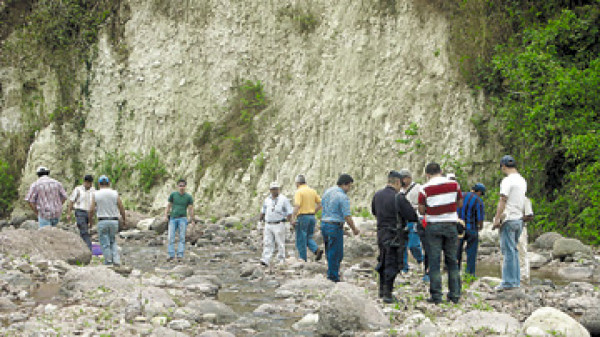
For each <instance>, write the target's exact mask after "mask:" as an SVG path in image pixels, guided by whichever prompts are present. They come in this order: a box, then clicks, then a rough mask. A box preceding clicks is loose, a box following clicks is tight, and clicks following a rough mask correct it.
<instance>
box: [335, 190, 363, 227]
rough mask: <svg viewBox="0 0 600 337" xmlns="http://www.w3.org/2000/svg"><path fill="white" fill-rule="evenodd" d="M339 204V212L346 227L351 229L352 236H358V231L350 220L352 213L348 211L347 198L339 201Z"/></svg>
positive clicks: (348, 203) (348, 202) (348, 200)
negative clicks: (346, 224)
mask: <svg viewBox="0 0 600 337" xmlns="http://www.w3.org/2000/svg"><path fill="white" fill-rule="evenodd" d="M340 202H341V211H342V214H343V215H344V219H345V220H346V222H347V223H348V226H350V228H352V232H353V233H354V235H358V234H360V230H359V229H358V228H356V226H355V225H354V220H352V212H351V211H350V199H348V197H345V198H344V199H342V200H340Z"/></svg>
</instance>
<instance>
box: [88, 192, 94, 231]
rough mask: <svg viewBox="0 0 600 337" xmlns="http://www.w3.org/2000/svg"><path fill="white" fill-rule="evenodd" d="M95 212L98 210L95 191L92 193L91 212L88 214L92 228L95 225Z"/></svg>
mask: <svg viewBox="0 0 600 337" xmlns="http://www.w3.org/2000/svg"><path fill="white" fill-rule="evenodd" d="M95 212H96V198H94V193H92V199H91V202H90V213H89V215H88V219H89V220H88V222H89V226H90V229H91V228H92V226H93V225H94V215H95Z"/></svg>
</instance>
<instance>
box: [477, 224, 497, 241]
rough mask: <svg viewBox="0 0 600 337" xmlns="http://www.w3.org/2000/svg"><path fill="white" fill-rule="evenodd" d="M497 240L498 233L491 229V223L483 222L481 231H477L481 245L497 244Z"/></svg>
mask: <svg viewBox="0 0 600 337" xmlns="http://www.w3.org/2000/svg"><path fill="white" fill-rule="evenodd" d="M499 240H500V239H499V231H498V230H494V229H492V223H491V222H489V221H486V222H484V223H483V228H482V229H481V231H479V241H480V242H481V243H493V244H497V243H498V241H499Z"/></svg>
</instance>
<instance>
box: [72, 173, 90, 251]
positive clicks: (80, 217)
mask: <svg viewBox="0 0 600 337" xmlns="http://www.w3.org/2000/svg"><path fill="white" fill-rule="evenodd" d="M93 181H94V177H92V176H91V175H89V174H88V175H86V176H85V177H83V185H79V186H77V187H75V189H74V190H73V193H71V196H70V197H69V208H68V211H67V221H68V222H71V214H72V212H73V207H75V220H76V221H77V228H79V235H80V236H81V238H82V239H83V241H84V242H85V244H86V245H87V246H88V248H89V249H90V250H92V240H91V239H90V232H89V224H90V217H89V214H88V211H89V209H90V206H91V205H92V195H93V194H94V191H95V189H94V187H93V186H92V182H93Z"/></svg>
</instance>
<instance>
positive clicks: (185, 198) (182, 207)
mask: <svg viewBox="0 0 600 337" xmlns="http://www.w3.org/2000/svg"><path fill="white" fill-rule="evenodd" d="M169 202H170V203H171V204H172V208H171V219H173V218H186V217H187V208H188V206H189V205H193V204H194V199H192V196H191V195H189V194H188V193H184V194H181V193H179V192H173V193H171V195H169Z"/></svg>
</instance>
